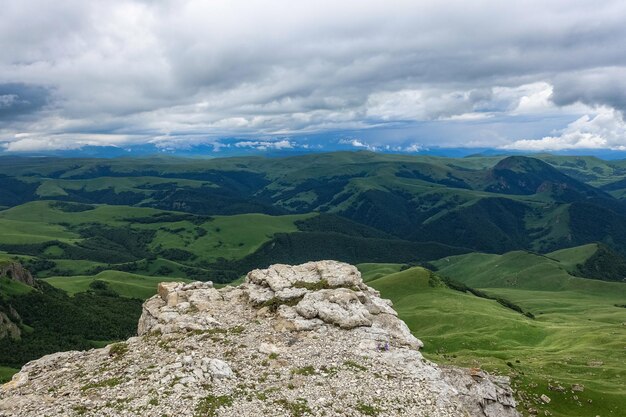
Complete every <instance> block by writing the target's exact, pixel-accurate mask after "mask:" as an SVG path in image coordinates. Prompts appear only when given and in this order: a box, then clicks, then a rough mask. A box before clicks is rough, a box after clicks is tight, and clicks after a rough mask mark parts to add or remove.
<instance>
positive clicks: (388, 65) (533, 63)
mask: <svg viewBox="0 0 626 417" xmlns="http://www.w3.org/2000/svg"><path fill="white" fill-rule="evenodd" d="M33 10H36V11H37V13H34V12H33ZM564 10H566V11H567V13H564ZM625 20H626V3H625V2H623V1H620V0H607V1H604V2H601V3H599V4H597V5H594V7H593V8H590V7H589V2H588V1H581V0H574V1H572V0H554V1H550V2H545V1H541V0H528V1H524V2H517V3H516V2H502V1H498V0H486V1H482V2H474V3H471V4H469V3H468V2H465V1H461V0H455V1H453V2H452V3H450V2H446V3H443V2H440V1H436V0H424V1H420V2H415V1H410V0H391V1H390V2H382V1H368V2H363V1H359V0H345V1H341V2H337V1H331V0H301V1H297V2H294V1H287V0H267V1H262V2H261V1H252V2H251V1H247V0H214V1H204V0H160V1H146V0H110V1H91V2H85V1H80V0H66V1H57V2H52V1H49V0H22V1H8V2H4V3H3V9H2V13H1V14H0V51H2V54H0V120H1V121H2V124H0V142H14V141H17V139H16V138H15V134H16V133H19V132H24V131H28V132H32V133H33V135H35V136H37V137H40V138H54V139H50V140H49V142H46V141H45V140H37V141H35V142H33V143H31V145H29V147H32V146H35V143H40V144H41V145H42V146H43V147H44V148H45V149H49V148H50V147H51V146H59V147H76V146H78V145H80V144H81V143H84V142H85V141H87V142H89V140H87V139H81V137H82V136H81V135H85V136H89V135H90V133H89V132H106V133H108V134H109V136H108V137H110V138H116V137H118V136H122V137H125V138H127V140H128V141H129V142H128V143H136V142H135V141H136V140H138V139H139V140H145V141H153V139H154V138H160V137H164V136H166V135H170V134H171V138H170V139H168V143H170V142H176V146H181V142H185V141H186V142H187V143H198V141H206V142H207V143H214V142H215V141H216V140H217V138H219V137H243V136H246V137H249V138H258V137H276V136H278V135H288V136H289V137H290V138H291V139H290V141H291V142H297V141H298V140H299V139H298V138H297V136H298V135H302V134H308V133H319V132H335V131H337V132H341V131H350V132H353V131H359V130H367V129H372V128H379V127H381V126H389V127H391V128H393V127H395V126H396V125H397V124H399V123H420V122H424V121H436V122H437V123H440V124H441V125H442V126H443V125H455V126H456V125H460V124H463V123H467V124H468V125H469V124H472V123H485V124H484V125H483V126H485V127H484V130H485V135H484V136H485V137H488V138H489V137H491V136H492V135H493V136H498V137H500V136H501V134H502V132H501V131H498V134H497V135H496V134H493V132H491V133H490V132H487V130H488V129H487V127H486V126H487V124H486V123H488V122H489V123H493V125H491V127H490V128H489V129H491V130H495V129H499V127H498V124H501V123H502V122H501V120H500V119H501V118H506V117H509V116H514V117H528V118H529V119H528V120H527V121H526V123H530V122H532V123H535V124H537V126H543V124H544V123H546V122H545V120H544V119H545V117H546V116H550V117H552V116H553V115H554V114H562V113H563V112H568V114H569V115H582V114H583V113H581V111H582V110H581V107H584V106H580V105H576V104H575V103H578V102H580V103H585V104H586V105H590V106H602V105H606V106H611V107H613V108H616V109H621V110H624V109H625V108H626V89H624V88H621V87H623V86H624V85H625V84H624V81H625V80H626V78H625V77H624V74H625V73H626V58H625V56H624V54H623V53H621V52H622V50H623V45H624V39H626V26H625V25H624V24H623V22H624V21H625ZM477 28H478V29H479V30H477ZM469 33H471V34H472V36H468V34H469ZM3 84H4V85H8V84H12V85H13V84H21V85H25V86H43V87H45V91H46V94H47V95H46V97H45V100H44V99H43V98H42V99H41V100H40V101H39V102H37V103H34V104H33V105H31V106H28V105H26V104H23V105H22V106H21V107H16V106H15V105H14V104H15V103H16V102H22V101H23V97H22V96H21V95H17V96H16V97H13V96H14V95H16V94H15V93H13V92H5V91H3V89H2V86H3ZM33 91H34V90H33ZM42 95H43V93H42ZM48 95H49V97H48ZM553 101H555V102H556V103H557V104H558V106H567V107H565V109H559V108H558V107H557V106H555V105H554V103H553ZM577 106H578V107H577ZM531 119H532V120H531ZM551 128H552V127H551ZM551 128H550V129H551ZM510 129H514V127H510ZM550 129H548V130H545V131H544V132H543V134H545V132H547V131H550ZM516 133H517V132H514V131H511V132H509V135H508V136H511V137H522V136H519V135H517V134H516ZM357 134H358V133H357ZM339 136H341V135H338V137H339ZM344 136H345V135H344ZM391 137H393V139H389V138H391ZM421 140H422V139H421V138H420V141H421ZM424 140H425V141H426V140H428V141H430V143H428V144H431V145H436V144H437V142H438V141H440V140H441V139H440V138H425V139H424ZM63 141H69V142H71V143H68V144H65V143H63ZM250 141H255V139H250ZM96 142H97V143H102V144H105V143H107V141H106V140H104V139H102V140H101V139H98V140H97V141H96ZM405 142H407V137H403V138H399V139H397V138H395V136H394V135H392V134H390V135H389V136H385V135H381V136H380V138H379V139H377V140H376V141H369V140H368V143H370V145H369V146H379V147H384V146H385V145H389V146H403V145H402V144H403V143H405ZM449 142H450V143H452V144H457V145H461V146H463V145H465V144H467V143H469V142H470V141H468V140H467V138H464V137H458V138H451V139H450V140H449ZM89 143H92V142H89ZM110 143H112V144H119V142H118V141H115V140H113V139H112V141H111V142H110ZM23 146H25V145H24V143H22V145H19V144H15V145H11V146H8V145H5V147H6V148H13V149H18V148H21V147H23Z"/></svg>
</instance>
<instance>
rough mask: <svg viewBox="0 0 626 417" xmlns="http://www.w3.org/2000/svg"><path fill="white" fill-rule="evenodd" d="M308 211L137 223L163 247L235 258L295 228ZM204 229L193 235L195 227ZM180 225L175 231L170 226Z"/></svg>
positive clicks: (209, 257)
mask: <svg viewBox="0 0 626 417" xmlns="http://www.w3.org/2000/svg"><path fill="white" fill-rule="evenodd" d="M311 216H312V215H311V214H304V215H287V216H269V215H266V214H239V215H234V216H215V217H214V218H213V220H211V221H208V222H205V223H203V224H200V225H194V224H192V223H191V222H188V221H183V222H175V223H168V224H167V228H163V227H162V226H163V225H162V224H158V223H155V224H149V225H139V226H138V227H141V228H146V229H155V230H157V235H156V237H155V239H154V240H153V242H152V244H151V246H152V248H155V247H156V246H157V245H161V246H162V247H163V248H165V249H167V248H181V249H185V250H188V251H191V252H193V253H195V254H197V255H198V256H200V257H202V259H205V260H208V261H215V260H216V259H217V258H220V257H222V258H225V259H238V258H242V257H244V256H246V255H249V254H251V253H253V252H254V251H256V250H257V249H258V248H259V247H260V246H261V245H262V244H263V243H265V242H266V241H268V240H270V239H271V238H272V236H273V235H274V234H276V233H281V232H283V233H289V232H295V231H297V230H298V229H297V227H296V225H295V222H296V221H298V220H303V219H306V218H308V217H311ZM197 227H200V228H202V229H204V230H206V231H207V234H206V235H204V236H202V237H197V233H196V232H195V229H196V228H197ZM177 229H183V230H180V231H177V232H172V230H177Z"/></svg>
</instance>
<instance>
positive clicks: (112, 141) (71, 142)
mask: <svg viewBox="0 0 626 417" xmlns="http://www.w3.org/2000/svg"><path fill="white" fill-rule="evenodd" d="M145 140H146V138H144V137H139V138H138V137H131V136H127V135H99V134H60V135H51V136H40V135H37V134H29V133H21V134H17V135H15V138H14V140H12V141H8V142H4V143H1V142H0V147H2V148H4V150H6V151H8V152H33V151H50V150H72V149H80V148H82V147H84V146H121V145H124V144H128V143H140V142H142V141H145Z"/></svg>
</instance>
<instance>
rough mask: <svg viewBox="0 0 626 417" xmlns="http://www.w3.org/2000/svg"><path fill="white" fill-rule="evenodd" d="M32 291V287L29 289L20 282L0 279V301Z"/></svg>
mask: <svg viewBox="0 0 626 417" xmlns="http://www.w3.org/2000/svg"><path fill="white" fill-rule="evenodd" d="M31 291H33V287H30V286H28V285H26V284H22V283H21V282H17V281H14V280H12V279H9V278H5V277H2V278H0V299H2V298H5V297H12V296H15V295H21V294H27V293H29V292H31Z"/></svg>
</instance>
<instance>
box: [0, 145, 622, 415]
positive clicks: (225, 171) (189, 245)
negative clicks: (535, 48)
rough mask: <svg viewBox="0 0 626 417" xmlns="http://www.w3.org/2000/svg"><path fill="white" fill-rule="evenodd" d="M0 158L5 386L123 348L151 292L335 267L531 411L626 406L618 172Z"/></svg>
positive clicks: (505, 162) (368, 156) (517, 166)
mask: <svg viewBox="0 0 626 417" xmlns="http://www.w3.org/2000/svg"><path fill="white" fill-rule="evenodd" d="M0 160H1V163H0V191H1V192H0V263H4V264H19V265H23V266H24V267H25V268H26V269H27V270H28V271H30V272H31V273H32V274H33V276H34V277H35V278H37V279H36V283H35V285H26V284H24V283H21V282H17V281H16V280H15V279H13V278H14V277H10V276H4V277H2V278H0V294H1V296H2V297H1V298H0V312H3V313H4V314H6V316H7V317H8V318H9V320H10V321H11V323H12V324H13V325H15V326H17V327H18V328H19V329H20V330H19V332H20V336H19V337H18V338H12V337H4V338H0V380H3V381H6V380H8V379H9V378H10V376H11V375H12V374H13V373H14V372H15V371H16V370H17V369H18V368H19V367H20V366H21V365H23V364H24V363H25V362H27V361H29V360H31V359H35V358H37V357H39V356H42V355H44V354H46V353H51V352H56V351H60V350H68V349H88V348H91V347H98V346H102V345H104V344H106V343H107V342H110V341H115V340H122V339H125V338H127V337H129V336H131V335H133V334H134V333H135V331H136V322H137V319H138V318H139V314H140V312H141V303H142V301H143V300H145V299H146V298H148V297H150V296H151V295H153V294H154V293H155V289H156V286H157V284H158V283H159V282H163V281H183V282H189V281H198V280H199V281H213V282H214V283H215V284H216V286H224V285H229V284H232V283H239V282H241V280H242V278H243V276H244V275H245V274H246V273H247V272H248V271H250V270H252V269H255V268H262V267H267V266H269V265H270V264H274V263H285V264H299V263H304V262H307V261H310V260H321V259H334V260H338V261H343V262H348V263H352V264H356V265H357V266H358V268H359V270H360V271H361V273H362V274H363V279H364V281H365V282H366V283H367V284H368V285H370V286H372V287H374V288H376V289H377V290H379V291H381V294H382V296H383V297H385V298H389V299H391V300H392V301H393V302H394V306H395V308H396V310H397V311H398V313H399V315H400V317H401V318H402V319H403V320H404V321H405V322H406V323H407V324H408V326H409V327H410V328H411V330H412V331H413V332H414V334H415V335H416V336H417V337H419V338H420V339H422V340H423V341H424V342H425V347H424V349H423V352H424V354H425V355H426V356H427V357H428V358H429V359H432V360H434V361H435V362H438V363H449V364H454V365H461V366H467V367H480V368H484V369H486V370H488V371H491V372H496V373H500V374H504V375H508V376H510V377H511V378H512V382H513V386H514V387H515V388H516V389H517V390H518V392H519V393H520V396H521V398H520V400H521V403H522V407H523V408H522V410H524V411H525V412H526V413H530V412H531V411H533V409H535V410H538V411H539V412H540V414H542V415H543V413H544V411H547V412H549V413H552V415H554V416H562V417H564V416H576V415H581V416H583V415H601V416H610V415H618V410H620V409H622V408H624V407H626V403H624V400H623V399H624V398H626V386H625V385H624V383H623V376H624V373H626V368H624V352H625V350H624V349H625V348H626V326H625V325H624V324H625V323H626V309H624V307H623V306H624V305H625V304H626V283H625V282H624V278H625V277H626V258H625V255H626V191H625V190H626V185H625V184H626V182H625V178H626V165H625V164H624V162H623V161H603V160H600V159H597V158H591V157H561V156H558V157H557V156H551V155H535V156H534V157H532V158H531V157H523V156H513V157H511V156H509V157H506V156H501V157H496V156H494V157H491V156H490V157H483V156H478V157H467V158H438V157H430V156H417V157H414V156H405V155H386V154H376V153H371V152H336V153H329V154H307V155H304V156H296V157H287V158H277V159H272V158H260V157H245V158H243V157H242V158H225V159H181V158H169V157H153V158H133V159H124V158H117V159H108V160H107V159H89V158H86V159H63V158H53V157H48V158H38V157H32V158H17V157H0ZM14 313H16V314H14ZM16 352H19V354H16ZM579 386H583V390H582V391H579V390H578V389H579ZM549 387H552V388H549ZM572 387H575V389H574V391H573V392H572ZM542 394H543V395H547V396H549V397H550V399H551V401H550V403H545V402H543V401H541V400H539V399H538V398H539V397H540V396H541V395H542ZM593 413H595V414H593Z"/></svg>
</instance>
